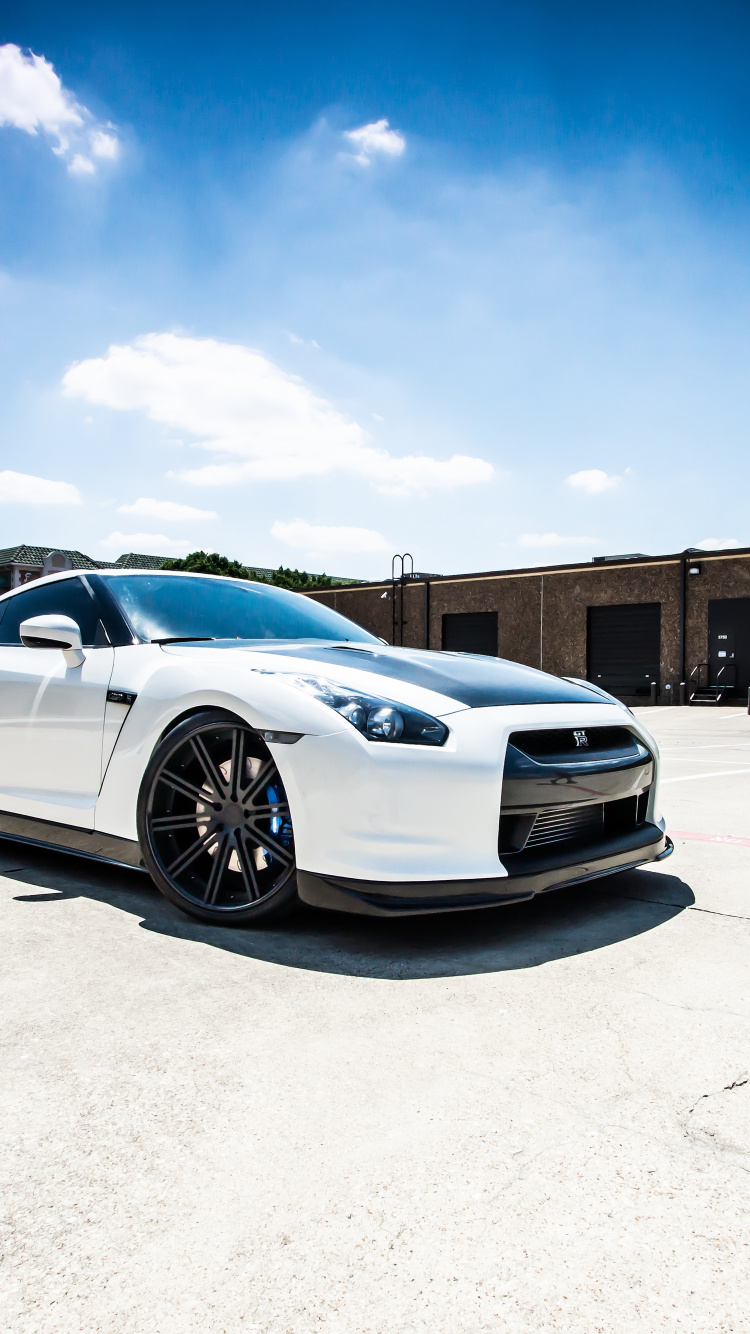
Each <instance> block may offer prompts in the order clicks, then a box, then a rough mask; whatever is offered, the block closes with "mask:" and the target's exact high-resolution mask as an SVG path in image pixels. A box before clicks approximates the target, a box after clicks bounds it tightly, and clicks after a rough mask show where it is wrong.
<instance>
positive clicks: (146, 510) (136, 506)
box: [118, 496, 219, 523]
mask: <svg viewBox="0 0 750 1334" xmlns="http://www.w3.org/2000/svg"><path fill="white" fill-rule="evenodd" d="M118 513H119V514H142V515H144V517H145V518H148V519H165V520H166V521H167V522H168V523H173V522H174V523H182V522H183V521H185V522H187V520H189V519H218V517H219V516H218V514H217V513H216V510H198V509H195V508H194V506H193V505H178V504H177V502H176V501H174V500H152V499H151V498H150V497H149V496H140V497H139V498H138V500H134V501H133V504H132V505H119V506H118Z"/></svg>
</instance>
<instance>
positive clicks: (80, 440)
mask: <svg viewBox="0 0 750 1334" xmlns="http://www.w3.org/2000/svg"><path fill="white" fill-rule="evenodd" d="M119 8H120V12H119V13H118V12H110V13H107V14H105V15H103V14H102V10H101V7H99V6H94V5H90V4H68V5H64V6H59V5H58V6H52V5H49V4H44V3H42V4H39V5H37V6H35V7H34V9H33V12H32V10H31V8H30V7H29V6H28V5H27V4H13V3H9V4H8V3H6V5H5V6H4V19H3V25H4V26H3V27H2V29H0V48H1V49H0V122H2V124H1V125H0V172H1V173H2V180H3V184H4V188H3V191H2V198H1V199H0V308H1V310H2V321H1V324H0V328H1V331H2V332H1V333H0V339H1V342H0V350H1V352H2V355H1V357H0V440H1V441H2V456H1V457H0V545H3V546H4V545H10V544H11V543H12V542H15V541H28V542H40V543H42V542H44V543H47V542H49V543H51V544H55V545H60V546H75V547H79V548H81V549H82V550H84V551H87V552H89V553H90V554H92V555H99V556H101V557H102V558H104V559H113V558H115V557H116V556H118V555H119V554H120V552H121V551H123V550H131V549H135V550H141V551H154V552H168V553H175V554H181V553H182V552H183V551H185V550H188V549H192V548H194V547H206V548H208V549H218V550H220V551H223V552H225V553H226V554H228V555H231V556H233V557H238V558H239V559H241V560H245V561H248V562H253V561H255V562H257V563H259V564H264V565H277V564H279V563H283V564H285V565H287V564H291V565H299V566H302V567H307V568H308V569H326V570H329V571H333V572H336V573H351V574H353V575H359V576H361V577H370V576H372V577H378V576H380V575H381V574H383V573H384V572H386V571H387V570H389V569H390V555H391V553H392V552H393V551H396V550H399V551H401V550H404V549H408V550H410V551H412V552H413V554H414V558H415V565H416V567H417V568H419V569H428V570H431V571H435V572H441V573H447V572H450V571H453V570H465V569H491V568H499V567H512V566H518V565H527V564H528V565H531V564H537V563H542V562H544V563H547V562H557V561H566V560H577V559H588V558H589V557H590V556H592V555H595V554H604V553H613V552H621V551H646V552H659V551H667V550H677V549H681V548H683V547H685V546H692V545H698V544H701V543H706V544H709V545H711V544H713V545H725V544H726V545H731V544H736V543H739V544H741V545H750V525H748V522H747V519H746V513H747V504H746V501H745V493H746V491H747V486H748V481H750V478H749V477H748V472H749V471H750V469H749V467H748V450H747V441H748V434H749V430H750V404H749V403H748V387H747V386H748V372H747V368H748V360H749V354H750V324H749V321H748V314H749V313H750V232H749V230H748V225H747V224H748V196H749V194H750V172H749V170H748V168H749V166H750V117H749V115H748V112H749V110H750V106H749V103H750V80H748V57H749V56H750V14H749V13H748V11H747V8H746V6H744V5H741V4H739V3H737V4H727V3H717V4H715V5H713V6H706V5H705V4H690V3H687V4H679V5H678V4H674V5H672V4H670V5H666V4H658V3H655V4H654V3H651V4H641V5H639V4H632V5H628V6H618V7H606V8H607V12H606V13H602V9H603V7H602V6H593V5H587V4H576V3H568V4H562V3H547V4H533V3H523V4H493V5H482V4H472V3H468V4H462V5H460V6H459V5H450V4H448V5H442V6H437V7H436V6H434V5H430V6H428V5H426V4H421V3H415V4H412V5H409V6H406V7H404V6H397V5H393V4H387V3H386V4H383V5H380V6H379V7H378V8H377V10H373V8H372V7H370V6H367V7H365V6H359V7H356V6H355V7H353V8H352V7H351V5H347V6H345V5H343V4H327V3H323V4H322V5H319V6H311V5H309V4H304V5H302V4H284V3H278V2H277V3H274V4H271V3H264V4H253V3H246V4H244V5H243V6H234V5H225V4H221V3H217V4H214V5H212V6H211V7H210V8H209V7H206V6H194V5H190V4H187V5H185V6H183V7H182V8H181V9H180V11H179V20H177V19H176V14H177V11H176V10H175V7H174V6H171V5H170V6H166V5H159V4H155V5H154V4H152V5H148V6H147V5H143V4H139V3H131V4H129V5H128V6H122V7H119Z"/></svg>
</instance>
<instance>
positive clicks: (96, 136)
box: [89, 130, 120, 162]
mask: <svg viewBox="0 0 750 1334" xmlns="http://www.w3.org/2000/svg"><path fill="white" fill-rule="evenodd" d="M89 143H90V145H91V152H92V153H93V155H94V157H103V158H109V160H110V162H114V161H115V160H116V159H117V158H118V157H119V156H120V141H119V139H117V138H116V137H115V135H114V134H107V133H106V132H105V131H104V130H94V131H93V132H92V134H91V136H90V139H89Z"/></svg>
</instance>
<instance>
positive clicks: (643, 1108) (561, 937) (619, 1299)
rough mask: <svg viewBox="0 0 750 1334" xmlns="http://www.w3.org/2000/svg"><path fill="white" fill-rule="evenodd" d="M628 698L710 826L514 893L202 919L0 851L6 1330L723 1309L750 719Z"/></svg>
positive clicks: (733, 1307)
mask: <svg viewBox="0 0 750 1334" xmlns="http://www.w3.org/2000/svg"><path fill="white" fill-rule="evenodd" d="M643 715H644V716H646V715H648V716H647V719H646V721H647V723H649V724H650V725H651V726H652V728H653V731H654V734H655V735H656V736H657V739H658V740H659V742H660V744H661V745H662V747H663V756H664V777H665V780H666V781H665V785H664V788H663V803H662V804H663V807H664V810H665V813H666V814H667V817H668V827H669V828H670V829H672V830H675V831H681V833H683V834H692V835H702V836H707V837H706V838H705V839H704V838H696V837H693V838H685V837H681V836H678V837H676V838H675V842H676V845H677V851H676V853H675V855H674V856H673V857H672V858H671V859H670V860H669V861H667V862H666V863H663V864H662V865H661V866H659V867H657V868H654V869H653V870H643V871H637V872H631V873H629V874H627V875H621V876H619V877H616V878H612V879H610V880H607V881H602V882H597V883H596V885H594V886H592V887H589V888H579V889H577V890H570V891H564V892H558V893H556V894H552V895H550V896H548V897H547V898H545V899H540V900H538V901H536V902H533V903H531V904H523V905H519V906H517V907H515V908H507V909H503V910H498V911H493V912H482V913H473V914H472V913H467V914H463V915H461V916H460V917H459V916H447V917H436V918H433V919H414V920H411V921H405V922H395V923H394V922H391V921H386V922H378V921H368V920H367V919H356V918H344V917H339V916H336V915H326V914H322V913H320V914H315V913H313V912H312V911H307V912H305V913H303V914H302V913H301V914H300V916H299V917H298V918H297V919H296V920H295V921H294V922H293V923H292V924H290V925H288V926H286V927H284V928H283V929H282V928H278V929H275V930H266V931H255V932H248V931H230V930H221V931H218V930H213V929H209V928H204V927H201V926H199V925H197V924H195V923H192V922H190V921H188V920H187V919H185V918H183V917H181V915H180V914H179V913H178V912H177V911H176V910H174V909H172V908H171V907H170V906H169V905H168V904H167V903H166V902H164V901H163V900H162V899H161V898H160V897H159V895H158V894H157V893H156V892H155V891H154V890H152V889H151V888H150V887H149V882H148V881H146V880H145V879H143V878H142V877H139V876H138V875H135V874H131V873H127V872H119V871H111V870H106V869H103V868H99V867H97V866H95V865H93V864H87V863H84V862H79V861H76V860H74V859H72V858H64V857H54V856H51V855H48V854H44V853H35V852H33V851H31V850H28V849H24V848H18V847H14V846H13V845H12V844H10V843H0V892H1V893H2V912H3V933H2V942H1V944H0V949H1V950H2V970H1V972H0V987H1V988H2V1015H3V1023H2V1053H1V1057H2V1070H3V1077H2V1081H1V1082H0V1170H1V1172H2V1180H3V1187H4V1188H3V1198H4V1208H3V1223H2V1243H3V1244H2V1251H3V1265H2V1270H1V1271H0V1273H2V1296H1V1299H0V1323H1V1325H2V1328H5V1329H8V1330H13V1331H14V1334H32V1331H39V1332H40V1334H57V1332H58V1331H60V1332H61V1334H62V1332H64V1334H73V1331H76V1332H77V1331H86V1334H89V1332H91V1331H97V1332H98V1331H102V1334H105V1332H106V1334H120V1332H121V1331H122V1332H123V1334H144V1332H145V1331H158V1334H188V1332H189V1331H190V1332H192V1331H201V1334H236V1332H238V1331H245V1330H253V1329H255V1330H261V1331H269V1332H272V1334H292V1332H294V1334H311V1332H312V1331H320V1330H328V1331H337V1332H338V1331H340V1332H341V1334H344V1332H346V1334H360V1332H361V1334H381V1331H389V1334H405V1331H412V1330H415V1331H417V1330H418V1331H431V1334H435V1332H436V1331H439V1332H440V1334H442V1332H443V1331H445V1332H446V1334H447V1332H448V1331H451V1334H454V1332H455V1331H470V1332H471V1334H474V1332H475V1331H476V1332H477V1334H478V1332H479V1331H484V1330H492V1331H504V1330H508V1331H540V1330H541V1331H547V1330H549V1331H553V1330H554V1331H581V1332H585V1334H594V1332H595V1331H607V1334H609V1331H617V1332H618V1334H620V1332H621V1331H622V1332H624V1331H631V1330H632V1331H635V1330H638V1331H640V1332H641V1334H642V1331H644V1330H647V1331H661V1330H670V1331H671V1330H675V1331H677V1330H684V1331H690V1334H697V1332H698V1331H706V1332H707V1334H720V1332H721V1334H723V1332H724V1331H727V1332H729V1331H731V1334H737V1331H740V1330H744V1329H748V1328H750V1316H749V1315H748V1308H749V1303H750V1263H749V1260H750V1256H749V1252H750V1219H749V1217H748V1210H749V1209H750V1084H749V1083H748V1082H747V1079H748V1073H749V1070H750V1051H749V1045H748V1034H749V1032H750V800H749V798H750V719H748V717H747V715H746V714H744V713H743V712H740V711H739V710H729V709H723V710H708V709H707V710H704V711H698V710H696V709H663V710H659V709H650V710H643ZM714 835H721V836H724V837H732V838H734V839H737V840H741V839H747V840H748V845H745V844H743V843H741V842H736V843H718V842H711V841H708V839H709V838H710V837H711V836H714Z"/></svg>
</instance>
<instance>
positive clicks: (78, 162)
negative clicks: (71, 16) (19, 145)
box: [0, 42, 120, 176]
mask: <svg viewBox="0 0 750 1334" xmlns="http://www.w3.org/2000/svg"><path fill="white" fill-rule="evenodd" d="M5 125H8V126H12V127H14V128H15V129H17V130H24V131H25V132H26V134H32V135H37V134H39V131H40V130H41V131H42V133H43V134H46V135H48V136H49V137H50V138H51V139H53V140H54V141H55V142H54V143H52V145H51V147H52V151H53V153H56V154H57V155H58V156H59V157H64V158H66V159H67V160H68V171H69V172H71V173H72V174H73V175H74V176H91V175H92V174H93V173H94V172H95V171H96V167H95V166H94V163H93V162H92V161H91V158H90V157H89V156H88V154H89V153H92V154H93V155H94V157H98V158H109V159H111V160H112V159H114V158H116V157H117V155H118V153H119V147H120V145H119V141H118V139H117V136H116V135H114V134H111V133H108V132H107V131H110V130H112V128H113V127H112V126H111V125H106V126H104V127H101V126H100V124H99V123H98V122H97V121H96V120H95V118H94V117H93V116H92V114H91V112H90V111H88V110H87V108H86V107H84V106H81V104H80V103H79V102H76V100H75V98H74V96H73V94H72V93H71V92H69V91H68V89H67V88H64V87H63V85H62V82H61V81H60V78H59V76H58V75H57V74H56V73H55V70H54V67H53V66H52V65H51V64H50V62H49V61H48V60H45V58H44V56H36V55H34V53H33V52H30V53H29V55H24V53H23V51H22V50H21V48H20V47H19V46H15V45H14V44H13V43H12V42H8V43H6V45H5V46H0V126H5ZM84 150H85V151H84Z"/></svg>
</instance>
